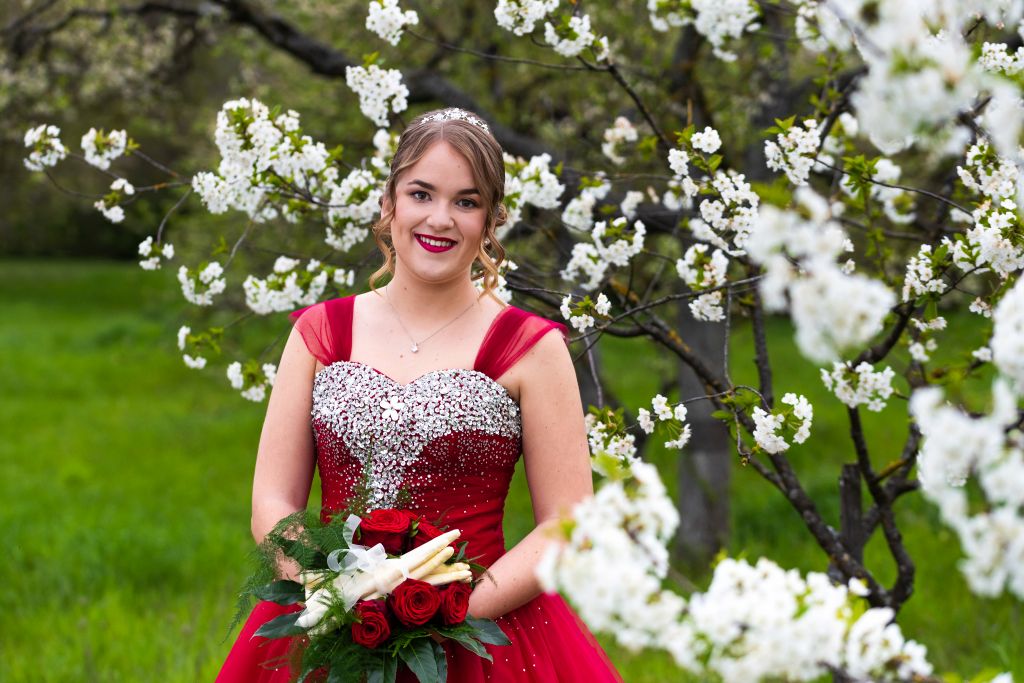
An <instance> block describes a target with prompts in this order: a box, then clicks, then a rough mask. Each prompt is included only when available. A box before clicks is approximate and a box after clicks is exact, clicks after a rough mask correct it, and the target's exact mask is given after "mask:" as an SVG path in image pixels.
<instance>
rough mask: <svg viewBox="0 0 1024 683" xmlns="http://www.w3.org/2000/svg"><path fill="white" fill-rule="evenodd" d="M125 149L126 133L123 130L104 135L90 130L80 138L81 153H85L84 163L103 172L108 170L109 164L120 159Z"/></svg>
mask: <svg viewBox="0 0 1024 683" xmlns="http://www.w3.org/2000/svg"><path fill="white" fill-rule="evenodd" d="M127 149H128V133H126V132H125V131H123V130H112V131H110V132H109V133H104V132H103V131H102V130H96V129H95V128H90V129H89V132H87V133H86V134H85V135H83V136H82V152H84V153H85V160H86V162H88V163H89V164H91V165H92V166H95V167H96V168H98V169H101V170H104V171H105V170H107V169H108V168H110V162H112V161H114V160H116V159H118V158H119V157H121V156H122V155H123V154H124V153H125V151H126V150H127Z"/></svg>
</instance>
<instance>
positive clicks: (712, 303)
mask: <svg viewBox="0 0 1024 683" xmlns="http://www.w3.org/2000/svg"><path fill="white" fill-rule="evenodd" d="M709 250H710V248H709V247H708V245H706V244H699V243H698V244H694V245H692V246H691V247H690V248H689V249H687V250H686V253H685V254H684V255H683V258H681V259H677V260H676V272H677V273H678V274H679V277H681V278H682V279H683V282H685V283H686V284H687V285H689V287H690V288H691V289H693V290H694V291H700V290H702V289H712V288H715V287H720V286H722V285H724V284H725V283H726V274H727V271H728V269H729V259H728V257H726V255H725V254H724V253H723V252H722V251H721V250H720V249H715V250H714V251H713V252H711V253H710V254H709V253H708V252H709ZM690 312H691V313H692V314H693V317H694V318H695V319H697V320H707V321H712V322H717V321H720V320H723V319H724V318H725V310H724V309H723V308H722V291H721V290H716V291H714V292H706V293H704V294H701V295H700V296H699V297H697V298H696V299H694V300H693V301H691V302H690Z"/></svg>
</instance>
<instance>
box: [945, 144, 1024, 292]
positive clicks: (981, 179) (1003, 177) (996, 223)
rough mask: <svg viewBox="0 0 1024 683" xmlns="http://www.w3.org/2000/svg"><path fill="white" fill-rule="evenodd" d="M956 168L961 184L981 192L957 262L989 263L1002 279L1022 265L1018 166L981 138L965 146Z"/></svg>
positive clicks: (966, 264)
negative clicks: (961, 162)
mask: <svg viewBox="0 0 1024 683" xmlns="http://www.w3.org/2000/svg"><path fill="white" fill-rule="evenodd" d="M956 170H957V174H958V176H959V178H960V182H961V183H963V185H964V187H965V188H966V189H968V190H970V191H972V192H976V193H977V194H978V195H980V197H979V200H978V202H977V204H976V207H975V209H974V211H972V212H971V219H972V220H973V226H972V227H970V228H969V229H968V230H967V231H966V232H965V233H964V235H965V237H966V238H967V244H966V245H963V246H962V248H963V252H962V253H961V254H960V255H959V256H960V258H959V259H956V262H957V265H959V266H960V267H962V268H964V269H969V268H971V267H976V266H988V267H990V268H991V269H992V270H994V271H995V272H996V273H997V274H998V275H999V276H1001V277H1003V278H1005V277H1007V276H1009V275H1010V274H1011V273H1014V272H1016V271H1018V270H1020V269H1021V268H1024V249H1022V248H1021V247H1020V246H1018V244H1017V243H1016V238H1015V235H1017V234H1019V233H1020V231H1021V230H1022V229H1024V224H1022V223H1021V220H1020V215H1019V212H1018V210H1017V199H1016V197H1017V193H1018V185H1019V184H1020V182H1021V174H1020V168H1019V167H1018V166H1017V164H1016V163H1014V162H1013V161H1011V160H1009V159H1006V158H1003V157H1001V156H999V155H997V154H996V153H995V151H994V150H993V149H992V147H991V145H989V144H988V143H987V142H986V141H980V142H978V143H977V144H974V145H972V146H971V147H970V149H968V151H967V154H966V158H965V163H964V165H963V166H957V169H956Z"/></svg>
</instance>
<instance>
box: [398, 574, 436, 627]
mask: <svg viewBox="0 0 1024 683" xmlns="http://www.w3.org/2000/svg"><path fill="white" fill-rule="evenodd" d="M440 606H441V594H440V591H438V590H437V588H436V587H434V586H431V585H430V584H429V583H427V582H426V581H419V580H417V579H406V580H405V581H403V582H402V583H400V584H398V587H397V588H395V590H394V591H392V593H391V595H389V596H388V607H390V608H391V611H392V612H394V614H395V616H396V617H398V620H399V621H400V622H402V623H403V624H405V625H406V626H422V625H423V624H425V623H427V622H428V621H430V619H431V618H432V617H433V616H434V615H435V614H436V613H437V608H438V607H440Z"/></svg>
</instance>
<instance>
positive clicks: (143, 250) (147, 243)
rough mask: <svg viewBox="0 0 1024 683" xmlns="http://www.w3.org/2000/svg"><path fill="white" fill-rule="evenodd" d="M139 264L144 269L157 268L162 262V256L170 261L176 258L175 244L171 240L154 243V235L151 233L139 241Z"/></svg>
mask: <svg viewBox="0 0 1024 683" xmlns="http://www.w3.org/2000/svg"><path fill="white" fill-rule="evenodd" d="M139 256H141V257H142V260H141V261H139V266H140V267H141V268H142V269H143V270H157V269H159V268H160V265H161V263H162V261H161V258H164V259H167V260H168V261H169V260H171V259H172V258H174V245H173V244H171V243H170V242H161V243H159V244H154V243H153V236H152V235H150V236H149V237H147V238H146V239H144V240H142V242H140V243H139Z"/></svg>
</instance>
